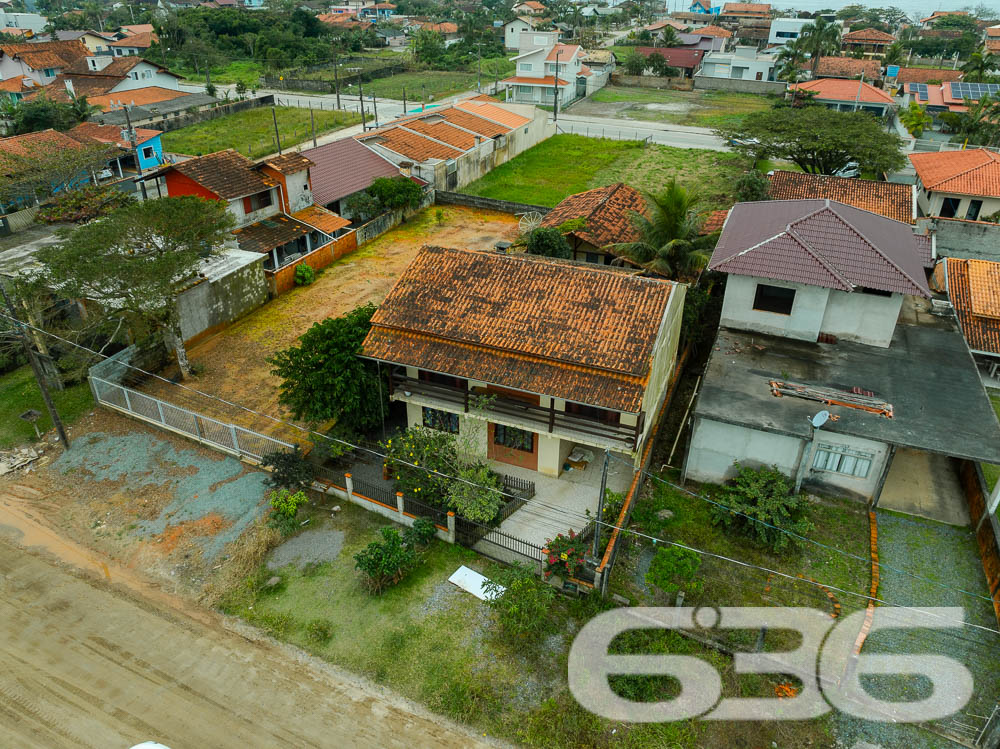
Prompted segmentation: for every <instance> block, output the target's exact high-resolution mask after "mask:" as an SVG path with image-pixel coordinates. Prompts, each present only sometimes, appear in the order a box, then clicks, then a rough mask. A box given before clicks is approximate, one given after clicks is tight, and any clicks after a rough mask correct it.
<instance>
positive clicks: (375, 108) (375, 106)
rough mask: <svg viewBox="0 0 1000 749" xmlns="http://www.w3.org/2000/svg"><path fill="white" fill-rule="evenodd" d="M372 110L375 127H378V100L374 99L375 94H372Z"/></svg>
mask: <svg viewBox="0 0 1000 749" xmlns="http://www.w3.org/2000/svg"><path fill="white" fill-rule="evenodd" d="M372 112H373V113H374V114H375V127H378V102H377V101H376V100H375V94H372Z"/></svg>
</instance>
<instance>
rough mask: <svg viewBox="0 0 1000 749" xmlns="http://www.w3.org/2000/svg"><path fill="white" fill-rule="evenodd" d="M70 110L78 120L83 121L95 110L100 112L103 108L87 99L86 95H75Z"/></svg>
mask: <svg viewBox="0 0 1000 749" xmlns="http://www.w3.org/2000/svg"><path fill="white" fill-rule="evenodd" d="M69 106H70V110H71V111H72V112H73V116H74V117H76V121H77V122H83V121H84V120H86V119H87V118H88V117H90V115H92V114H94V113H95V112H100V111H101V108H100V107H98V106H95V105H94V104H91V103H90V102H89V101H87V97H86V96H74V97H73V98H72V100H71V102H70V105H69Z"/></svg>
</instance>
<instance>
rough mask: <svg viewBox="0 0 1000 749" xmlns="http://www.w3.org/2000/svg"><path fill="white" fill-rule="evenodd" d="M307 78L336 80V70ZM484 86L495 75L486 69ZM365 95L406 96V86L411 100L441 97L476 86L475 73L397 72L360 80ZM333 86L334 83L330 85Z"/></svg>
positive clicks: (346, 91)
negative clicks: (423, 97) (488, 73)
mask: <svg viewBox="0 0 1000 749" xmlns="http://www.w3.org/2000/svg"><path fill="white" fill-rule="evenodd" d="M307 77H308V78H312V79H316V80H324V81H330V82H331V84H332V83H333V73H332V72H331V71H327V70H321V71H318V72H316V73H310V74H309V75H308V76H307ZM482 80H483V86H486V85H487V84H488V83H491V82H492V81H493V78H492V77H491V76H489V75H487V73H486V71H485V70H484V71H483V78H482ZM361 88H362V90H363V91H364V94H365V98H368V97H369V96H373V95H374V96H377V97H378V98H380V99H398V100H402V98H403V89H404V88H405V89H406V100H407V101H408V102H417V101H420V97H421V96H426V97H427V101H429V102H430V101H438V100H440V99H444V98H447V97H449V96H454V95H455V94H462V93H465V92H466V91H475V90H476V74H475V73H469V72H463V71H442V70H424V71H420V72H411V73H397V74H396V75H391V76H388V77H387V78H376V79H375V80H373V81H369V82H367V83H363V84H361ZM331 90H332V87H331ZM340 95H341V96H342V97H348V96H357V95H358V86H357V84H354V85H352V86H345V85H341V87H340Z"/></svg>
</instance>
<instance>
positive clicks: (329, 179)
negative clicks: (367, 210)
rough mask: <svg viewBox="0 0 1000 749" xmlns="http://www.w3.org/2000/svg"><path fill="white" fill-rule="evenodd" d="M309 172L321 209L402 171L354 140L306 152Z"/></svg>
mask: <svg viewBox="0 0 1000 749" xmlns="http://www.w3.org/2000/svg"><path fill="white" fill-rule="evenodd" d="M302 155H303V156H306V157H307V158H308V159H309V160H310V161H312V162H313V164H314V166H313V167H312V168H311V169H310V170H309V174H310V177H311V179H312V186H313V200H315V201H316V202H317V203H319V204H321V205H326V204H327V203H332V202H333V201H335V200H340V199H341V198H344V197H347V196H348V195H352V194H354V193H356V192H358V191H359V190H364V189H366V188H367V187H368V186H369V185H370V184H371V183H372V182H373V181H374V180H376V179H378V178H379V177H398V176H399V167H397V166H396V165H394V164H393V163H392V162H390V161H388V160H387V159H384V158H382V157H381V156H379V155H378V154H377V153H375V152H374V151H372V150H371V149H370V148H367V147H365V146H364V145H362V144H361V143H359V142H358V141H356V140H355V139H354V138H343V139H341V140H337V141H334V142H333V143H327V144H326V145H323V146H320V147H319V148H311V149H307V150H305V151H303V152H302Z"/></svg>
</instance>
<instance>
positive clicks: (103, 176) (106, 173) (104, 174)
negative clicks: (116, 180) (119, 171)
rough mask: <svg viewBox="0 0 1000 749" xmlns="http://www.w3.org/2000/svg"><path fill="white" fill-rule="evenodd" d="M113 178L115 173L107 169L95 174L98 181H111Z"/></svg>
mask: <svg viewBox="0 0 1000 749" xmlns="http://www.w3.org/2000/svg"><path fill="white" fill-rule="evenodd" d="M114 176H115V173H114V172H112V171H111V170H110V169H107V168H105V169H102V170H101V171H99V172H98V173H97V179H99V180H101V179H111V178H112V177H114Z"/></svg>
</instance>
